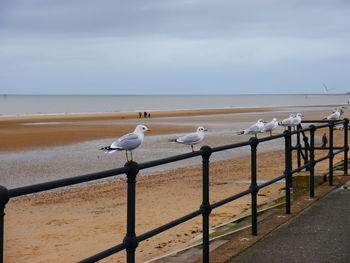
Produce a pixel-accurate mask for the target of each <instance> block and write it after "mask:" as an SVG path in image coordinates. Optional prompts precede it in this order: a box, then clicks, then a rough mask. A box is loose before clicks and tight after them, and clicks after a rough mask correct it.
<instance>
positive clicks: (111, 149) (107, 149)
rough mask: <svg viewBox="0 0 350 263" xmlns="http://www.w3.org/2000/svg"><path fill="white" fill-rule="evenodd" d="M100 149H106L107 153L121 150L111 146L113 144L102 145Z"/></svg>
mask: <svg viewBox="0 0 350 263" xmlns="http://www.w3.org/2000/svg"><path fill="white" fill-rule="evenodd" d="M100 150H101V151H104V152H105V153H114V152H116V151H119V149H117V148H111V146H106V147H102V148H101V149H100Z"/></svg>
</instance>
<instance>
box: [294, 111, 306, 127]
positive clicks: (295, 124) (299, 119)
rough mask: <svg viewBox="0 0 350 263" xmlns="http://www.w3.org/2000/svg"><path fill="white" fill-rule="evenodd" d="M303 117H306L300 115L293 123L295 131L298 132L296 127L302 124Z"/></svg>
mask: <svg viewBox="0 0 350 263" xmlns="http://www.w3.org/2000/svg"><path fill="white" fill-rule="evenodd" d="M302 117H304V115H303V114H301V113H298V114H297V116H295V117H294V119H293V122H292V127H293V128H294V130H296V127H297V126H298V125H299V124H300V123H301V121H302Z"/></svg>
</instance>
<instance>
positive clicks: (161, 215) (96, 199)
mask: <svg viewBox="0 0 350 263" xmlns="http://www.w3.org/2000/svg"><path fill="white" fill-rule="evenodd" d="M322 107H325V106H322ZM328 107H329V108H330V109H331V108H332V107H334V105H329V106H328ZM232 110H233V109H222V110H203V111H172V112H160V111H159V112H154V113H153V112H152V118H151V119H141V120H139V119H137V116H135V113H127V114H124V115H123V114H121V113H118V114H114V113H113V114H102V115H101V114H94V115H79V116H77V115H74V116H73V115H69V116H36V117H24V118H2V119H0V126H1V129H0V135H1V136H0V138H1V139H0V140H1V144H2V146H3V147H2V149H1V152H2V153H4V154H6V153H12V152H16V151H30V150H33V149H42V148H50V147H54V146H58V145H60V146H62V145H63V146H64V145H74V144H76V143H79V142H84V141H90V140H95V139H104V138H114V137H118V136H120V135H122V134H125V133H127V132H130V131H132V130H133V128H134V126H135V123H138V122H143V123H146V124H147V125H149V126H150V127H151V129H152V136H153V135H166V134H174V133H184V132H191V131H193V130H194V129H195V128H196V126H195V125H196V124H197V122H202V123H204V124H208V126H209V127H210V125H213V126H219V125H221V124H222V123H226V124H227V123H228V124H230V125H231V123H232V125H234V123H240V124H239V125H242V123H243V125H246V123H251V122H255V121H256V119H257V115H259V118H260V116H263V117H264V118H265V119H266V120H269V119H270V118H272V117H273V116H276V117H277V118H279V119H282V118H284V117H286V116H287V115H288V113H287V112H288V109H287V110H286V109H285V108H284V109H278V108H261V109H246V110H242V109H234V111H232ZM299 110H303V108H302V107H301V108H300V109H299ZM329 111H330V110H328V111H327V110H322V111H320V110H319V109H318V108H317V107H315V108H314V109H311V110H310V109H308V111H307V112H305V113H304V115H305V116H306V117H305V119H322V118H323V117H324V116H326V115H327V113H329ZM237 113H244V114H239V115H237ZM209 116H211V117H209ZM347 116H348V114H345V116H344V117H347ZM33 123H35V124H34V125H33ZM169 123H171V124H169ZM237 125H238V124H237ZM239 125H238V126H237V127H238V128H240V126H239ZM219 128H220V126H219ZM322 132H323V131H319V132H318V133H317V135H318V137H317V139H316V143H317V144H319V143H320V136H321V135H322ZM335 136H336V140H335V143H339V142H340V141H341V138H342V136H343V133H342V132H341V131H335ZM214 137H215V138H214ZM217 137H219V138H217ZM232 138H233V140H232V141H226V139H227V138H225V137H222V138H221V137H220V136H215V134H214V135H213V138H212V139H210V138H209V139H208V141H204V142H203V143H202V144H201V145H205V144H206V143H208V142H209V145H210V146H216V145H220V144H222V145H223V144H229V143H232V142H236V141H245V140H247V139H249V136H243V137H239V136H235V137H232ZM146 139H147V137H146ZM201 145H199V147H200V146H201ZM269 149H270V148H268V149H267V150H265V151H261V152H259V153H258V180H260V181H264V180H268V179H272V178H274V177H276V176H278V175H281V174H282V172H283V170H284V162H283V161H284V156H283V154H282V151H281V150H280V149H278V147H277V148H276V149H273V150H269ZM271 149H272V148H271ZM181 150H183V151H184V152H186V151H188V150H189V149H186V148H181ZM248 153H249V149H247V151H246V153H245V154H240V155H237V154H236V155H234V154H233V155H232V157H229V158H228V159H225V160H216V159H215V158H213V161H212V162H211V166H210V173H211V174H210V191H211V192H210V202H215V201H218V200H220V199H223V198H225V197H228V196H230V195H233V194H236V193H239V192H241V191H243V190H245V189H247V187H249V182H248V181H247V180H249V178H250V156H248ZM115 158H124V155H123V154H121V155H120V156H118V157H115ZM337 158H338V157H337ZM92 165H93V164H92ZM326 165H327V163H320V164H319V165H318V169H324V168H325V167H326ZM137 181H138V183H137V219H136V233H137V234H142V233H144V232H146V231H148V230H151V229H153V228H155V227H157V226H160V225H162V224H165V223H167V222H170V221H172V220H174V219H176V218H178V217H180V216H183V215H185V214H187V213H189V212H192V211H194V210H196V209H198V207H199V206H200V204H201V168H200V160H197V162H196V163H195V164H193V165H190V166H187V167H181V168H177V169H175V168H171V169H169V170H165V171H162V172H155V173H154V174H148V175H145V176H138V178H137ZM283 187H284V182H281V183H277V184H274V185H272V186H270V187H267V188H265V189H263V190H261V191H260V192H259V198H258V202H259V204H264V203H267V202H269V201H271V200H273V199H276V198H278V197H280V196H282V195H283V194H284V191H283ZM249 202H250V197H249V196H247V197H244V198H241V199H239V200H237V201H235V202H233V203H230V204H227V205H225V206H224V207H221V208H218V209H215V210H213V212H212V213H211V216H210V225H211V227H214V226H217V225H220V224H222V223H224V222H227V221H230V220H233V219H234V218H237V217H240V216H242V215H244V214H247V213H249V209H250V204H249ZM5 212H6V217H5V262H16V263H21V262H23V263H24V262H38V263H44V262H45V263H48V262H76V261H78V260H81V259H84V258H86V257H89V256H91V255H93V254H95V253H98V252H100V251H102V250H105V249H108V248H110V247H112V246H115V245H117V244H119V243H120V242H121V241H122V239H123V237H124V235H125V228H126V225H125V220H126V182H125V177H122V178H120V179H118V180H104V181H102V182H99V183H90V184H85V185H81V186H75V187H71V188H65V189H58V190H54V191H49V192H43V193H38V194H34V195H30V196H25V197H19V198H14V199H12V200H10V202H9V203H8V204H7V206H6V211H5ZM200 232H201V217H197V218H195V219H193V220H191V221H189V222H187V223H185V224H181V225H180V226H178V227H176V228H173V229H170V230H168V231H166V232H164V233H162V234H160V235H157V236H156V237H153V238H151V239H149V240H147V241H145V242H142V243H141V244H140V245H139V247H138V248H137V262H143V261H146V260H149V259H151V258H154V257H156V256H160V255H162V254H165V253H169V252H171V251H174V250H176V249H180V248H183V247H185V246H186V245H189V244H191V242H192V241H193V238H195V237H196V236H198V235H199V234H200ZM124 257H125V254H124V252H121V253H118V254H116V255H114V256H112V257H109V258H107V259H105V260H102V261H101V262H124V261H125V260H124Z"/></svg>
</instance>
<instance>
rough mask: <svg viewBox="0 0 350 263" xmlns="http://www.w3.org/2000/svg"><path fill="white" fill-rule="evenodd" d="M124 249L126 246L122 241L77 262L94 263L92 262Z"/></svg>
mask: <svg viewBox="0 0 350 263" xmlns="http://www.w3.org/2000/svg"><path fill="white" fill-rule="evenodd" d="M124 249H126V246H125V244H124V243H121V244H119V245H117V246H114V247H111V248H109V249H107V250H105V251H102V252H100V253H98V254H96V255H93V256H91V257H88V258H86V259H83V260H81V261H79V262H78V263H94V262H96V261H99V260H101V259H104V258H106V257H109V256H112V255H113V254H115V253H117V252H119V251H122V250H124Z"/></svg>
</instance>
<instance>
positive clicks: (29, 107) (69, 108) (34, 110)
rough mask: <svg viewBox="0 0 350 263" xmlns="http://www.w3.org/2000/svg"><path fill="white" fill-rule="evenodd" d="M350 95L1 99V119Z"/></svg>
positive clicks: (335, 99) (336, 99) (310, 101)
mask: <svg viewBox="0 0 350 263" xmlns="http://www.w3.org/2000/svg"><path fill="white" fill-rule="evenodd" d="M349 100H350V94H239V95H230V94H223V95H7V94H3V95H0V115H1V116H14V115H15V116H17V115H20V116H21V115H42V114H43V115H48V114H84V113H108V112H138V111H159V110H183V109H188V110H191V109H215V108H258V107H279V106H282V107H283V106H315V105H332V104H348V103H349Z"/></svg>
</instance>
